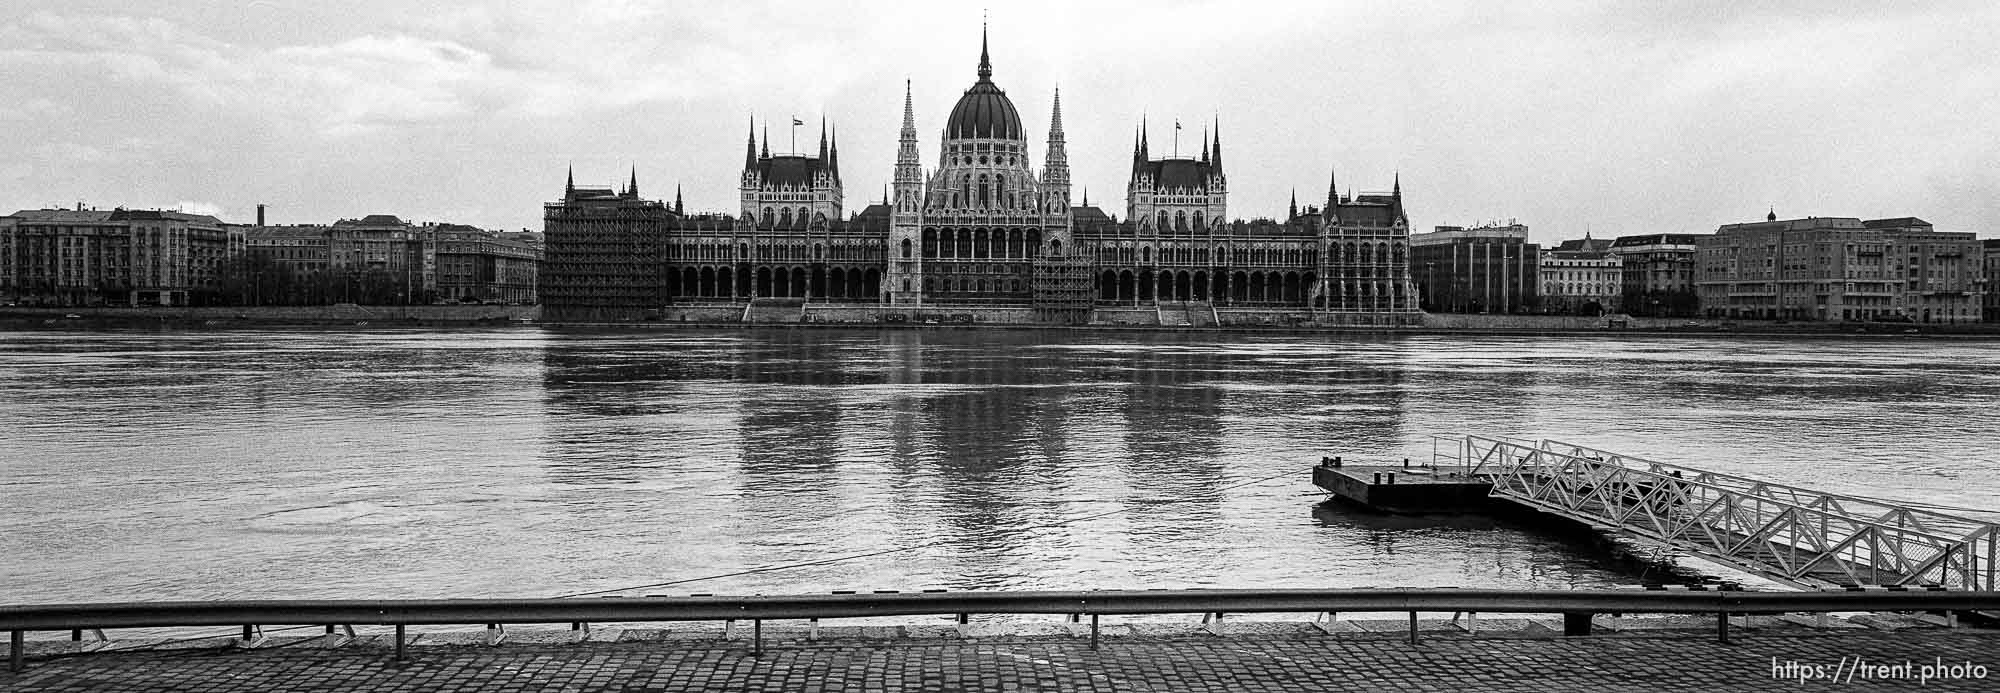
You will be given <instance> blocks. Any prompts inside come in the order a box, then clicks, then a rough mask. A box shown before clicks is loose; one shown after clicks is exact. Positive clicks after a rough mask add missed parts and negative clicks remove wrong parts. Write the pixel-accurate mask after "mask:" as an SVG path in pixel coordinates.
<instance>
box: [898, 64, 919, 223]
mask: <svg viewBox="0 0 2000 693" xmlns="http://www.w3.org/2000/svg"><path fill="white" fill-rule="evenodd" d="M916 113H917V112H916V109H915V108H914V107H912V106H911V105H910V81H909V80H907V79H906V80H903V132H902V133H901V135H900V137H899V138H898V139H897V145H896V177H895V184H896V186H895V189H896V198H895V199H896V202H895V206H894V209H896V210H897V213H899V214H911V213H915V212H917V211H919V209H920V208H921V206H922V200H921V199H919V198H921V197H923V189H924V170H923V163H922V162H921V161H919V160H918V159H917V115H916Z"/></svg>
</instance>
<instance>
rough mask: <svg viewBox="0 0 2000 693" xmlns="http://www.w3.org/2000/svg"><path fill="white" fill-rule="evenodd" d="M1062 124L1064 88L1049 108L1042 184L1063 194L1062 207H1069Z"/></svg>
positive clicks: (1067, 171)
mask: <svg viewBox="0 0 2000 693" xmlns="http://www.w3.org/2000/svg"><path fill="white" fill-rule="evenodd" d="M1063 140H1064V134H1063V122H1062V88H1060V87H1058V88H1056V96H1055V104H1054V105H1053V106H1050V107H1049V146H1048V153H1047V155H1046V159H1045V160H1044V161H1043V164H1042V182H1043V183H1045V184H1047V185H1048V186H1049V187H1050V188H1053V190H1052V192H1060V193H1061V194H1062V205H1063V206H1065V207H1067V206H1069V149H1068V147H1067V145H1065V144H1064V141H1063Z"/></svg>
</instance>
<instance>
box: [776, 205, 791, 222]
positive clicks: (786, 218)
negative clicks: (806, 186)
mask: <svg viewBox="0 0 2000 693" xmlns="http://www.w3.org/2000/svg"><path fill="white" fill-rule="evenodd" d="M778 223H779V224H780V225H784V226H791V225H792V208H790V207H783V208H779V210H778Z"/></svg>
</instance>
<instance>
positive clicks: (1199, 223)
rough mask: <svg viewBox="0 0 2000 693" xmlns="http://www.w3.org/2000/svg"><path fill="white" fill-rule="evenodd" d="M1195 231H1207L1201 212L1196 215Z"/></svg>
mask: <svg viewBox="0 0 2000 693" xmlns="http://www.w3.org/2000/svg"><path fill="white" fill-rule="evenodd" d="M1194 230H1196V231H1203V230H1206V227H1204V226H1202V217H1201V212H1195V213H1194Z"/></svg>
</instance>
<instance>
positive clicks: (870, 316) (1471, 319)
mask: <svg viewBox="0 0 2000 693" xmlns="http://www.w3.org/2000/svg"><path fill="white" fill-rule="evenodd" d="M1142 313H1143V314H1142ZM541 315H542V309H541V307H540V306H495V305H451V306H359V305H335V306H215V307H146V308H103V307H69V308H41V307H12V308H0V329H116V328H135V327H160V328H175V329H181V328H185V329H229V328H237V327H261V326H300V327H312V326H321V327H350V328H351V327H364V328H395V327H495V326H536V325H539V326H543V327H558V328H584V329H650V330H678V329H742V328H782V329H855V328H879V329H896V330H907V329H926V330H929V329H1010V330H1019V329H1031V330H1056V331H1083V332H1179V333H1193V334H1202V333H1246V334H1327V333H1385V334H1478V335H1524V336H1534V335H1577V334H1592V335H1611V336H1622V335H1633V336H1637V335H1696V336H1724V335H1732V336H1772V337H1783V336H1799V337H1836V336H1897V337H1913V336H1949V337H1975V338H1996V337H2000V323H1953V324H1945V323H1877V322H1867V323H1862V322H1802V321H1784V320H1734V319H1731V320H1718V319H1689V318H1643V317H1628V316H1609V317H1583V316H1564V315H1461V314H1451V313H1432V314H1426V315H1422V316H1420V318H1418V319H1414V320H1410V321H1408V323H1407V324H1393V325H1392V324H1379V325H1368V324H1352V323H1345V324H1343V323H1335V322H1325V321H1314V320H1310V319H1305V320H1285V319H1271V320H1268V321H1259V320H1249V319H1244V318H1243V317H1242V316H1236V317H1235V319H1225V320H1222V321H1219V322H1218V321H1209V322H1207V323H1204V324H1175V323H1173V322H1165V323H1163V322H1161V321H1160V320H1158V319H1155V317H1156V315H1155V311H1151V310H1143V311H1142V310H1136V309H1110V310H1106V311H1098V315H1097V317H1100V318H1103V319H1101V320H1093V321H1092V322H1090V323H1088V324H1071V325H1055V324H1038V323H1033V322H1024V321H1016V320H1007V321H989V320H982V319H978V317H979V316H973V319H971V320H964V319H955V318H962V317H964V316H959V315H958V314H955V313H949V312H945V313H940V314H939V316H938V317H940V318H941V319H937V320H905V321H901V322H885V321H883V320H881V316H879V315H875V314H874V313H873V312H869V311H864V310H862V309H844V308H827V309H824V310H822V309H819V308H818V307H816V306H815V307H809V308H807V309H805V310H799V309H798V308H797V307H794V308H793V309H792V311H791V313H790V314H788V315H787V316H786V319H782V320H780V319H772V318H771V317H770V316H767V315H749V317H750V318H751V319H750V320H747V321H746V320H744V319H743V318H744V317H745V315H746V312H745V311H744V310H743V309H742V308H741V307H740V306H738V307H733V308H729V309H727V310H723V309H720V308H717V309H714V310H696V309H687V310H678V311H670V312H668V313H663V314H662V315H659V316H657V319H645V320H630V321H620V322H546V321H542V320H541ZM1222 317H1224V318H1230V317H1231V316H1229V315H1227V314H1224V315H1223V316H1222ZM1266 317H1268V316H1266Z"/></svg>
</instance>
